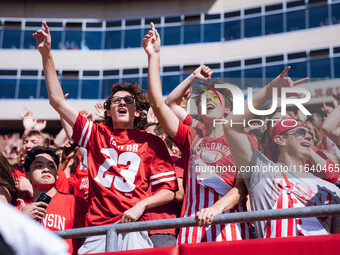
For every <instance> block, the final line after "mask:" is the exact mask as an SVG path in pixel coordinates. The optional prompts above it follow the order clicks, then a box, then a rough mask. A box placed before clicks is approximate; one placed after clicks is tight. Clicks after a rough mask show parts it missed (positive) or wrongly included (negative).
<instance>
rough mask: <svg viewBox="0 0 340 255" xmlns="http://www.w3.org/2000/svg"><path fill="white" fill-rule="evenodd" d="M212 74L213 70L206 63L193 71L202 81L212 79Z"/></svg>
mask: <svg viewBox="0 0 340 255" xmlns="http://www.w3.org/2000/svg"><path fill="white" fill-rule="evenodd" d="M212 74H213V71H212V70H211V69H210V68H209V67H208V66H206V65H203V66H200V67H198V68H197V69H196V70H195V71H193V75H194V77H195V79H198V80H201V81H208V80H210V79H211V75H212Z"/></svg>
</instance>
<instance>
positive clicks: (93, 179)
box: [33, 22, 177, 254]
mask: <svg viewBox="0 0 340 255" xmlns="http://www.w3.org/2000/svg"><path fill="white" fill-rule="evenodd" d="M43 25H44V27H45V30H46V31H44V30H38V31H37V32H36V33H34V34H33V36H34V38H35V39H36V41H37V46H38V49H39V52H40V54H41V55H42V61H43V67H44V74H45V80H46V87H47V92H48V96H49V100H50V104H51V105H52V107H53V108H54V109H55V110H56V111H57V112H58V113H59V114H60V115H61V117H62V118H64V119H65V120H66V121H67V123H68V124H69V125H71V126H72V127H73V136H72V138H73V140H74V141H75V142H76V143H78V144H79V145H80V146H82V147H84V148H86V149H87V159H88V169H89V198H88V201H89V210H88V212H87V215H86V226H98V225H107V224H113V223H117V222H119V221H120V222H123V223H127V222H133V221H137V220H146V219H144V218H145V217H144V211H145V209H148V208H153V207H156V206H160V205H163V204H166V203H168V202H170V201H172V200H173V199H174V191H175V190H177V182H176V175H175V172H174V170H173V167H172V164H171V159H170V156H169V153H168V151H167V149H166V147H165V144H164V143H163V141H162V140H161V139H160V138H159V137H157V136H154V135H152V134H149V133H147V132H145V131H141V130H138V129H139V128H141V127H142V126H144V125H143V119H146V112H147V109H148V107H149V104H148V100H147V96H146V94H145V93H144V91H143V90H142V89H141V86H140V84H137V83H132V84H128V83H120V84H114V85H112V87H111V92H112V94H111V95H110V96H109V97H108V98H107V100H106V101H105V103H104V108H105V122H103V123H100V124H98V123H93V122H92V121H90V120H88V119H86V118H85V117H83V116H82V115H80V114H78V112H77V111H76V110H75V109H73V108H72V107H71V106H70V105H69V104H68V103H67V102H66V101H65V98H64V93H63V91H62V89H61V86H60V84H59V81H58V77H57V75H56V70H55V66H54V61H53V57H52V54H51V35H50V32H49V28H48V26H47V24H46V23H45V22H43ZM149 186H151V189H152V193H153V195H152V196H149V195H148V193H147V190H148V188H149ZM149 247H152V242H151V240H150V239H149V238H148V235H147V232H146V231H143V232H131V233H127V234H120V235H119V236H118V249H119V250H126V249H137V248H141V249H142V248H149ZM104 251H105V236H93V237H88V238H87V239H86V241H85V243H84V244H83V246H82V247H81V248H80V249H79V251H78V252H79V254H88V253H99V252H104Z"/></svg>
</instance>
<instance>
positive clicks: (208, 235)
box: [173, 118, 249, 244]
mask: <svg viewBox="0 0 340 255" xmlns="http://www.w3.org/2000/svg"><path fill="white" fill-rule="evenodd" d="M186 119H187V118H186ZM193 124H194V123H193ZM203 131H204V130H203ZM173 141H174V142H175V144H176V145H177V146H178V148H180V150H181V152H182V155H183V158H184V164H185V168H184V171H185V189H186V192H185V196H184V201H183V208H182V213H181V216H182V217H194V216H195V213H196V212H197V211H199V210H201V209H203V208H206V207H209V206H212V205H213V204H214V203H216V202H217V201H218V200H219V199H221V198H222V197H223V196H224V195H225V194H226V193H227V192H228V191H229V190H230V189H231V188H232V185H233V184H234V180H235V175H236V171H226V172H224V173H223V171H222V173H217V171H216V172H214V173H213V174H214V175H211V177H215V178H209V175H206V172H204V171H205V169H204V168H207V167H212V166H215V167H217V166H221V167H228V166H235V163H234V161H233V159H232V157H231V154H230V150H229V146H228V143H227V141H226V139H225V137H224V136H222V137H219V138H211V137H206V136H204V135H203V133H202V129H197V128H193V127H190V126H189V125H185V124H183V123H182V122H179V126H178V130H177V134H176V136H175V138H174V139H173ZM209 174H210V173H209ZM200 176H202V177H203V176H205V178H201V177H200ZM205 181H207V183H205ZM209 182H210V183H209ZM234 211H246V208H245V203H240V204H238V205H237V206H236V207H235V208H233V209H232V210H230V211H227V212H225V213H228V212H234ZM246 238H249V227H248V223H232V224H221V225H212V226H210V227H208V228H201V227H187V228H181V229H180V232H179V236H178V243H179V244H181V243H199V242H210V241H228V240H239V239H246Z"/></svg>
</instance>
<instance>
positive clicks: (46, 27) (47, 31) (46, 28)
mask: <svg viewBox="0 0 340 255" xmlns="http://www.w3.org/2000/svg"><path fill="white" fill-rule="evenodd" d="M42 24H43V26H44V28H45V30H46V33H47V34H50V28H49V27H48V26H47V24H46V22H45V21H43V23H42Z"/></svg>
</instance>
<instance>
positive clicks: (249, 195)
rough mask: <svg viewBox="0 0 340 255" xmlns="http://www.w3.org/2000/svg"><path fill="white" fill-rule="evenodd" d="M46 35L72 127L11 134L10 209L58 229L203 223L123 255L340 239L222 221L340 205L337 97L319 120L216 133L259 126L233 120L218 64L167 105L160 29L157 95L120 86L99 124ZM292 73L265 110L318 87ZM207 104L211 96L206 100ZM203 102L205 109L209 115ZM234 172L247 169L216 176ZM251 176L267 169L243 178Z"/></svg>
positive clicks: (98, 244) (154, 35)
mask: <svg viewBox="0 0 340 255" xmlns="http://www.w3.org/2000/svg"><path fill="white" fill-rule="evenodd" d="M43 25H44V27H45V30H38V31H37V32H36V33H35V34H33V36H34V38H35V39H36V40H37V48H38V49H39V52H40V54H41V56H42V62H43V67H44V74H45V79H46V86H47V91H48V95H49V100H50V104H51V106H52V107H53V108H54V109H55V110H56V111H57V112H58V113H59V114H60V121H61V123H62V126H63V129H62V130H61V131H60V132H59V133H58V134H57V135H56V136H55V137H52V136H51V135H48V134H45V133H44V129H45V127H46V121H45V120H40V119H36V118H35V116H34V113H32V112H31V111H30V110H28V109H26V110H25V111H24V113H23V114H22V120H23V126H24V132H23V134H22V135H20V134H19V133H13V134H5V135H0V152H1V153H0V162H1V164H0V169H1V175H0V198H1V199H2V200H5V201H6V202H8V203H11V204H12V205H14V206H16V207H17V209H18V210H20V211H21V212H22V213H24V214H26V215H28V216H30V217H31V218H33V219H35V220H37V221H39V222H41V224H42V225H44V226H45V227H46V228H48V229H50V230H63V229H71V228H78V227H85V226H99V225H106V224H114V223H119V222H122V223H128V222H134V221H143V220H155V219H170V218H176V217H192V216H196V217H197V219H198V226H194V227H187V228H181V229H180V230H179V231H178V230H175V229H167V230H159V231H149V232H145V231H144V232H135V233H126V234H121V235H120V236H119V243H118V247H119V249H120V250H126V249H136V248H148V247H160V246H171V245H175V244H176V243H178V244H180V243H198V242H209V241H229V240H240V239H248V238H266V237H284V236H297V235H313V234H329V233H339V231H340V219H339V217H337V216H334V217H324V218H309V220H304V219H292V220H289V221H287V222H286V223H282V222H283V221H282V222H281V221H270V220H268V221H261V222H258V223H255V224H253V223H240V224H239V223H238V224H236V223H230V224H229V223H228V224H219V225H211V223H212V222H213V219H214V217H215V215H217V214H220V213H237V212H242V211H247V210H248V211H251V210H269V209H279V208H293V207H301V206H310V205H322V204H338V203H340V190H339V188H338V187H337V186H336V184H338V183H337V180H338V176H339V167H340V149H339V148H340V147H339V145H340V126H339V123H340V95H333V105H332V106H330V105H326V104H325V103H324V104H323V106H322V107H321V108H320V110H319V111H317V112H313V113H312V115H309V116H305V115H304V114H302V113H301V112H300V111H297V110H296V109H292V110H291V111H289V112H288V114H287V115H286V116H282V115H281V113H280V112H278V111H276V112H275V113H273V114H272V115H270V116H264V117H260V116H257V117H256V118H254V119H256V120H257V125H256V121H253V122H252V126H251V127H250V126H248V127H243V126H241V125H234V126H231V125H226V124H225V125H215V123H214V120H216V119H225V120H227V121H230V120H233V121H235V122H239V123H240V122H242V121H245V122H246V123H247V121H248V120H250V119H252V118H253V117H254V116H253V114H252V113H251V112H250V110H249V109H247V107H245V108H246V109H245V113H244V115H241V116H240V115H234V114H233V98H232V96H231V94H230V91H228V90H226V89H220V88H217V87H216V84H220V83H222V81H221V80H219V79H213V80H212V81H209V80H210V79H211V75H212V71H211V69H210V68H209V67H208V66H201V67H198V68H197V69H196V70H195V71H194V72H193V73H192V74H191V75H189V76H188V77H187V78H186V79H185V80H184V81H183V82H182V83H181V84H179V85H178V86H177V87H176V88H175V89H174V91H173V92H172V93H171V94H170V95H169V96H168V97H167V98H166V99H165V100H163V95H162V89H161V88H162V86H161V79H160V74H159V62H160V49H161V46H160V45H161V44H160V36H159V34H158V32H157V30H156V29H155V28H154V26H153V24H152V25H151V26H152V29H151V30H150V31H149V32H148V33H147V34H146V35H145V37H144V40H143V47H144V49H145V52H146V54H147V57H148V64H149V69H148V96H147V95H146V94H145V91H143V90H142V89H141V86H140V85H139V84H136V83H132V84H128V83H120V84H114V85H112V88H111V91H112V94H111V95H110V96H109V97H108V98H107V100H106V101H105V102H104V103H103V104H102V103H98V104H96V105H95V106H94V110H95V114H96V115H97V117H98V118H97V119H96V120H94V117H93V116H94V115H93V114H92V113H88V112H86V111H80V112H78V111H76V110H74V109H73V108H72V107H71V106H69V105H68V103H67V100H66V98H67V94H66V95H64V93H63V91H62V89H61V86H60V84H59V81H58V78H57V75H56V71H55V67H54V62H53V57H52V53H51V36H50V33H49V28H48V27H47V25H46V24H45V23H43ZM289 69H290V68H289V67H287V68H286V69H285V70H284V71H283V72H282V73H281V74H279V75H278V77H277V78H275V79H274V80H273V81H272V82H271V83H270V84H268V85H267V86H266V87H265V88H263V89H261V90H260V91H258V92H256V93H255V94H254V96H253V105H254V107H255V108H256V109H260V108H262V107H264V106H265V104H266V102H267V101H268V100H269V99H270V98H271V97H272V94H271V93H272V90H273V88H276V89H281V88H285V87H292V86H295V85H299V84H301V83H303V82H305V81H307V80H308V79H307V78H305V79H302V80H299V81H296V82H293V81H292V80H291V79H290V78H289V77H287V76H286V74H287V72H288V71H289ZM198 83H199V84H198ZM197 84H198V85H197ZM203 94H207V95H208V96H206V97H205V100H204V101H203V100H202V98H203V97H202V95H203ZM189 100H191V101H190V103H188V102H189ZM202 104H206V110H205V111H206V112H204V113H203V112H202V110H201V105H202ZM188 105H196V109H198V112H197V113H196V114H195V116H190V115H189V114H188V112H190V109H189V108H188ZM245 105H247V104H245ZM266 119H274V120H275V122H267V121H266ZM229 123H230V122H229ZM264 123H265V124H264ZM287 123H293V125H287ZM51 141H53V143H51ZM228 166H229V169H237V171H231V170H228V171H216V169H218V167H220V169H222V168H223V169H225V168H226V167H228ZM250 166H254V167H256V168H252V169H256V170H253V171H250V172H249V171H248V172H247V171H242V169H244V168H246V167H250ZM212 167H213V168H212ZM264 167H267V169H268V168H271V169H279V171H276V172H270V171H265V170H264ZM207 169H210V170H207ZM211 169H214V171H211ZM287 169H288V170H287ZM319 170H320V171H319ZM334 184H335V185H334ZM41 192H44V193H45V194H47V195H48V196H49V197H51V201H50V202H49V203H46V201H36V199H37V198H38V197H39V194H40V193H41ZM278 224H280V226H279V225H278ZM278 229H280V231H278ZM254 230H255V231H254ZM4 240H5V241H6V238H4ZM67 242H68V245H69V252H70V253H73V254H76V253H79V254H88V253H93V252H95V253H97V252H103V251H104V249H105V236H93V237H88V238H86V240H79V239H74V240H67Z"/></svg>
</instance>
